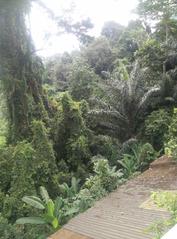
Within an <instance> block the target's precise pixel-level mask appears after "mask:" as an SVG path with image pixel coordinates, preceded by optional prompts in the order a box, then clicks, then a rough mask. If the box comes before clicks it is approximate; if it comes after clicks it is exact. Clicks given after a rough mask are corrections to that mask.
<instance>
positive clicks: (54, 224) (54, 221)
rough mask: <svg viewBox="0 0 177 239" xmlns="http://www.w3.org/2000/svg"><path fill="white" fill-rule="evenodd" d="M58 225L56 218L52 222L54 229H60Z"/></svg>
mask: <svg viewBox="0 0 177 239" xmlns="http://www.w3.org/2000/svg"><path fill="white" fill-rule="evenodd" d="M58 225H59V223H58V219H57V218H56V217H55V218H54V220H53V221H52V226H53V228H55V229H56V228H57V227H58Z"/></svg>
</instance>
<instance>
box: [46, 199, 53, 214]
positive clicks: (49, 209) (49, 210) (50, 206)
mask: <svg viewBox="0 0 177 239" xmlns="http://www.w3.org/2000/svg"><path fill="white" fill-rule="evenodd" d="M47 214H48V215H49V216H53V215H54V203H53V201H52V200H51V199H49V201H48V202H47Z"/></svg>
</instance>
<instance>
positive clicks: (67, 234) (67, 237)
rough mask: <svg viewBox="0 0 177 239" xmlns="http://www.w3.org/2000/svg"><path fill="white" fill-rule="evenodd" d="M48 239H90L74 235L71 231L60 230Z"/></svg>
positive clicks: (77, 234)
mask: <svg viewBox="0 0 177 239" xmlns="http://www.w3.org/2000/svg"><path fill="white" fill-rule="evenodd" d="M48 239H91V238H90V237H87V236H84V235H81V234H79V233H75V232H73V231H71V230H67V229H61V230H59V231H58V232H56V233H55V234H53V235H52V236H50V237H49V238H48Z"/></svg>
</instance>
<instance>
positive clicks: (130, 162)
mask: <svg viewBox="0 0 177 239" xmlns="http://www.w3.org/2000/svg"><path fill="white" fill-rule="evenodd" d="M157 156H158V153H157V152H156V151H155V150H154V149H153V147H152V145H151V144H149V143H146V144H143V145H142V144H137V145H134V146H133V147H132V153H130V154H123V158H122V159H121V160H118V163H119V164H120V165H121V166H122V167H123V174H124V176H125V177H126V178H128V177H130V176H131V175H133V174H134V173H135V172H137V171H142V170H144V169H145V168H146V167H147V166H148V165H149V163H150V162H152V161H153V160H154V159H155V158H156V157H157Z"/></svg>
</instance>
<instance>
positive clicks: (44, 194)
mask: <svg viewBox="0 0 177 239" xmlns="http://www.w3.org/2000/svg"><path fill="white" fill-rule="evenodd" d="M40 194H41V196H42V199H43V200H44V202H45V203H47V202H48V201H49V199H50V197H49V194H48V192H47V190H46V188H45V187H42V186H41V187H40Z"/></svg>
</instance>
